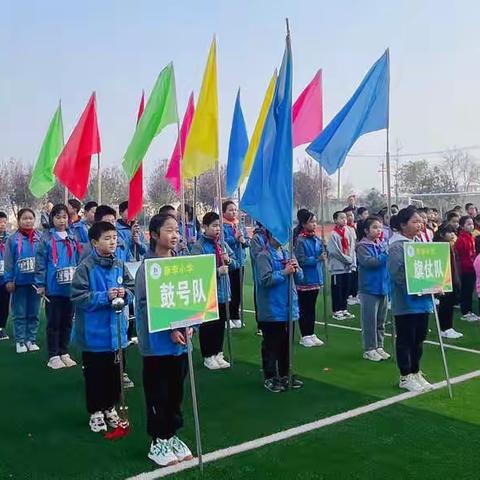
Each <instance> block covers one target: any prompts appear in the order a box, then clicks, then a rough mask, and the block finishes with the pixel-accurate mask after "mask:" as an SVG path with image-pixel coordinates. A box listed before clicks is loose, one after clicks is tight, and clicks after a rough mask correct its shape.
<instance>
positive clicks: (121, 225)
mask: <svg viewBox="0 0 480 480" xmlns="http://www.w3.org/2000/svg"><path fill="white" fill-rule="evenodd" d="M115 226H116V228H117V234H118V238H121V239H122V240H123V243H124V244H125V245H126V247H127V248H128V250H129V251H130V254H131V258H132V260H133V259H135V260H139V259H140V257H141V256H143V255H145V253H146V252H147V247H146V244H145V237H144V235H143V232H141V231H140V243H139V244H137V243H135V242H134V241H133V236H132V227H131V226H130V225H128V223H126V222H124V221H123V220H118V221H117V224H116V225H115Z"/></svg>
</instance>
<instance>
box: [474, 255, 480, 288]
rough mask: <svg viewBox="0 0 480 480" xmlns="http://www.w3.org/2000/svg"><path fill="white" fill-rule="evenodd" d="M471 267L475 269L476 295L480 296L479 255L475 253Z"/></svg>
mask: <svg viewBox="0 0 480 480" xmlns="http://www.w3.org/2000/svg"><path fill="white" fill-rule="evenodd" d="M473 268H474V269H475V275H476V277H477V279H476V281H475V289H476V290H477V297H480V255H477V256H476V258H475V260H474V262H473Z"/></svg>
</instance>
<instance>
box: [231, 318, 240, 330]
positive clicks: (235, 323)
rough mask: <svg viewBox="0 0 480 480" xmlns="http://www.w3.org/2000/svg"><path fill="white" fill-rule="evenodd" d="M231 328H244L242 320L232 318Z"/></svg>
mask: <svg viewBox="0 0 480 480" xmlns="http://www.w3.org/2000/svg"><path fill="white" fill-rule="evenodd" d="M230 328H242V321H241V320H238V319H235V320H230Z"/></svg>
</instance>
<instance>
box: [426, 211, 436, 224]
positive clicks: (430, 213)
mask: <svg viewBox="0 0 480 480" xmlns="http://www.w3.org/2000/svg"><path fill="white" fill-rule="evenodd" d="M427 218H428V221H429V222H433V221H434V220H435V212H434V211H433V210H429V211H428V213H427Z"/></svg>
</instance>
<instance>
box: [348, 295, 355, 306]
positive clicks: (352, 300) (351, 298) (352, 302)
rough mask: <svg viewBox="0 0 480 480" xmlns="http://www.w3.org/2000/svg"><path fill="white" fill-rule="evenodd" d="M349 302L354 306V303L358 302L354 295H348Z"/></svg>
mask: <svg viewBox="0 0 480 480" xmlns="http://www.w3.org/2000/svg"><path fill="white" fill-rule="evenodd" d="M347 304H348V305H350V306H352V305H356V304H357V302H356V301H355V297H352V296H351V295H350V296H349V297H348V299H347Z"/></svg>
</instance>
